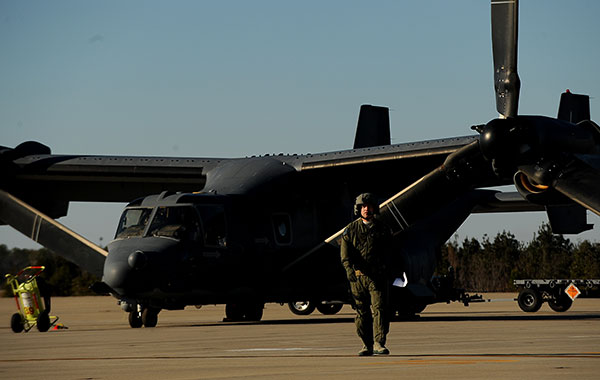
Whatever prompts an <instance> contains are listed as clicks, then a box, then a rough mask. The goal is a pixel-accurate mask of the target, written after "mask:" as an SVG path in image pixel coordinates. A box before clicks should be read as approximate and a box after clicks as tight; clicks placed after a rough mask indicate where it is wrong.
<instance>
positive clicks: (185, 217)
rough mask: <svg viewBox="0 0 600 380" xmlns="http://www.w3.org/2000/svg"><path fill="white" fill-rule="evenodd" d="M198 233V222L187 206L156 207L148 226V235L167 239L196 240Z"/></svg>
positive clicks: (196, 215) (192, 211)
mask: <svg viewBox="0 0 600 380" xmlns="http://www.w3.org/2000/svg"><path fill="white" fill-rule="evenodd" d="M199 231H200V220H199V219H198V214H196V211H195V210H194V209H193V208H192V207H189V206H177V207H164V206H163V207H158V208H157V209H156V214H155V215H154V218H153V219H152V224H150V229H149V231H148V235H150V236H161V237H169V238H173V239H179V240H196V239H198V236H199Z"/></svg>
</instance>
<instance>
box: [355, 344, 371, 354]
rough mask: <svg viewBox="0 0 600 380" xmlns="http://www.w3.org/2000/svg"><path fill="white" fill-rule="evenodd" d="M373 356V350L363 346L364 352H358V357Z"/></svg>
mask: <svg viewBox="0 0 600 380" xmlns="http://www.w3.org/2000/svg"><path fill="white" fill-rule="evenodd" d="M371 355H373V348H371V347H368V346H363V348H362V350H360V351H358V356H371Z"/></svg>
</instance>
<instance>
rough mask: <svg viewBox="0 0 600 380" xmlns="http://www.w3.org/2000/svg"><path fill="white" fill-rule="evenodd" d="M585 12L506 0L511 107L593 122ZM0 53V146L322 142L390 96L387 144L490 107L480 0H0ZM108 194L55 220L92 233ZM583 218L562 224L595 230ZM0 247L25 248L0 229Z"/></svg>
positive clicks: (186, 152) (449, 129)
mask: <svg viewBox="0 0 600 380" xmlns="http://www.w3.org/2000/svg"><path fill="white" fill-rule="evenodd" d="M599 14H600V2H598V1H597V0H577V1H563V0H523V1H521V4H520V13H519V18H520V19H519V21H520V25H519V53H518V54H519V69H518V70H519V75H520V78H521V82H522V86H521V97H520V107H519V113H520V114H531V115H533V114H536V115H546V116H556V113H557V109H558V102H559V97H560V93H561V92H563V91H564V90H566V89H570V90H571V91H572V92H575V93H582V94H588V95H590V97H591V104H590V107H591V113H592V119H594V116H595V115H596V120H598V118H597V115H598V114H600V75H599V74H598V62H600V48H599V46H600V23H598V22H597V16H598V15H599ZM0 58H1V62H2V63H1V64H0V145H2V146H8V147H14V146H16V145H18V144H20V143H22V142H24V141H28V140H36V141H39V142H41V143H43V144H45V145H47V146H49V147H50V148H51V149H52V152H53V153H57V154H94V155H97V154H103V155H149V156H186V157H243V156H247V155H259V154H266V153H269V154H273V153H276V154H277V153H318V152H327V151H336V150H342V149H348V148H351V147H352V143H353V139H354V131H355V128H356V122H357V118H358V111H359V107H360V105H361V104H373V105H381V106H387V107H389V108H390V122H391V133H392V142H393V143H401V142H411V141H422V140H427V139H435V138H442V137H453V136H464V135H470V134H473V133H472V131H471V130H470V126H471V125H474V124H483V123H486V122H487V121H489V120H491V119H494V118H496V117H497V112H496V109H495V100H494V90H493V82H492V79H493V67H492V54H491V41H490V4H489V1H485V0H459V1H452V2H450V1H444V0H422V1H395V0H394V1H369V2H367V1H353V0H344V1H336V0H330V1H313V0H307V1H302V2H299V1H296V2H292V1H262V0H256V1H242V0H229V1H228V0H224V1H200V0H198V1H169V2H167V1H152V0H144V1H140V0H129V1H110V0H105V1H79V0H75V1H65V0H53V1H31V0H19V1H16V0H1V1H0ZM398 175H402V174H401V173H398ZM398 190H401V189H398ZM508 190H511V191H512V189H508ZM40 191H43V189H40ZM123 207H124V204H94V203H72V204H71V205H70V208H69V215H68V216H67V217H65V218H61V219H60V220H59V221H61V222H62V223H64V224H65V225H67V226H68V227H70V228H71V229H73V230H75V231H76V232H79V233H81V234H82V235H84V236H86V237H87V238H88V239H90V240H91V241H93V242H95V243H99V244H102V245H105V244H107V243H108V242H109V241H110V240H111V239H112V237H113V236H114V232H115V228H116V224H117V221H118V218H119V215H120V213H121V211H122V208H123ZM544 221H546V216H545V214H544V213H539V212H538V213H526V214H524V213H520V214H494V215H472V216H471V217H469V219H467V221H466V222H465V223H464V224H463V226H461V228H460V229H459V230H458V231H457V235H456V236H457V239H459V240H462V239H464V238H467V237H469V238H470V237H475V238H481V237H482V236H483V235H484V234H485V235H488V236H490V237H494V236H495V235H496V234H497V233H498V232H502V231H510V232H511V233H513V234H514V235H515V236H516V237H517V238H518V239H520V240H522V241H525V242H528V241H530V240H531V239H532V238H533V236H534V234H535V233H536V231H538V228H539V226H540V225H541V223H542V222H544ZM588 222H590V223H594V224H596V225H597V227H596V228H595V229H594V230H593V231H590V232H586V233H583V234H580V235H577V236H569V237H570V238H571V239H572V240H573V241H580V240H582V239H587V240H592V241H600V232H599V231H600V217H598V216H596V215H594V214H592V213H590V212H588ZM0 244H5V245H7V246H8V247H20V248H36V247H39V246H38V245H37V244H36V243H33V242H31V241H30V240H28V239H27V238H25V237H24V236H22V235H21V234H19V233H18V232H16V231H14V230H12V229H11V228H10V227H6V226H4V227H0Z"/></svg>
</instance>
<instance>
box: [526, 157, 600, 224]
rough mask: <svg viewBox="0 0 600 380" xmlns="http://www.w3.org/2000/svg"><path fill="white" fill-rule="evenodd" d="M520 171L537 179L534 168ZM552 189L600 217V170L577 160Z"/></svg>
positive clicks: (569, 166)
mask: <svg viewBox="0 0 600 380" xmlns="http://www.w3.org/2000/svg"><path fill="white" fill-rule="evenodd" d="M519 169H520V170H521V171H522V172H524V173H525V174H526V175H527V176H528V177H530V178H535V175H536V172H535V167H534V166H532V165H528V166H522V167H520V168H519ZM552 187H553V188H554V189H556V190H557V191H559V192H560V193H562V194H564V195H565V196H567V197H569V198H571V199H572V200H573V201H575V202H577V203H579V204H580V205H582V206H583V207H585V208H587V209H588V210H590V211H592V212H594V213H596V214H598V215H600V191H599V189H600V171H599V170H598V169H596V168H593V167H591V166H589V165H588V164H587V163H585V162H583V161H582V160H580V159H577V158H575V159H574V160H573V161H572V162H570V163H569V165H568V166H567V167H566V168H564V169H563V170H562V171H561V173H560V174H558V175H557V177H556V179H555V180H554V181H553V183H552Z"/></svg>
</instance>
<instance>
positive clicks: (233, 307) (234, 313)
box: [225, 303, 244, 322]
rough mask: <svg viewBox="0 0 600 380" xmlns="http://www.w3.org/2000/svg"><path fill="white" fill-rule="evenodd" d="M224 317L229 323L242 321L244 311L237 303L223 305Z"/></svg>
mask: <svg viewBox="0 0 600 380" xmlns="http://www.w3.org/2000/svg"><path fill="white" fill-rule="evenodd" d="M225 317H227V319H228V320H230V321H234V322H237V321H243V320H244V311H243V310H242V307H241V305H240V304H238V303H228V304H226V305H225Z"/></svg>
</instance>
